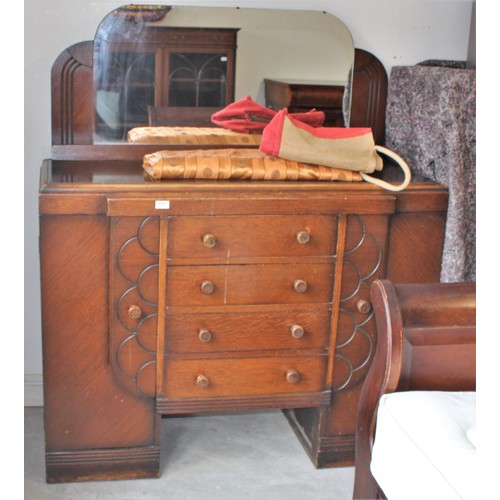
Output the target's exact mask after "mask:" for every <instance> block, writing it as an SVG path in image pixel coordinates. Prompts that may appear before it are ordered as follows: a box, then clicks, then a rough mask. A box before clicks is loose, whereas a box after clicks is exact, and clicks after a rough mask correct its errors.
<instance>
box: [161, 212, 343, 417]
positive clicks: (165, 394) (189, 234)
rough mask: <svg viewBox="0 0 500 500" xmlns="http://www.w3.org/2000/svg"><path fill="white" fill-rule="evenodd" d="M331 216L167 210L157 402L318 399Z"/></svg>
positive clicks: (329, 290)
mask: <svg viewBox="0 0 500 500" xmlns="http://www.w3.org/2000/svg"><path fill="white" fill-rule="evenodd" d="M337 224H338V218H337V217H336V216H327V215H296V216H295V215H294V216H285V215H269V216H236V215H235V216H221V217H218V216H217V217H215V216H206V217H202V216H195V217H193V216H190V217H182V216H178V217H175V216H174V217H171V218H169V220H168V233H167V234H168V237H167V246H166V252H167V270H166V287H165V291H166V295H165V300H166V315H165V341H164V354H165V363H164V371H163V376H162V380H163V388H162V392H161V394H160V397H161V398H162V399H161V401H160V405H162V408H168V407H169V405H170V404H174V405H177V406H175V408H176V410H178V409H179V408H180V409H181V410H182V409H183V406H182V401H186V403H185V404H186V409H187V408H190V406H189V405H190V404H192V401H193V399H194V400H198V399H200V400H206V401H208V400H210V399H211V398H226V400H228V398H229V399H231V398H250V399H247V403H246V404H247V405H248V404H249V405H250V406H251V405H252V404H259V405H262V404H264V405H265V406H267V407H273V404H275V403H273V401H274V399H273V398H274V397H276V395H280V397H279V398H278V399H279V403H276V407H282V405H283V397H285V395H286V394H294V395H295V396H293V397H294V399H293V404H295V405H301V404H303V405H308V404H309V405H310V404H316V403H315V402H316V401H317V402H319V401H320V399H321V398H323V399H324V395H325V391H326V371H327V366H328V347H329V343H330V342H329V339H330V325H331V310H332V306H331V304H332V301H333V283H334V281H335V280H334V275H335V254H336V246H337ZM300 394H302V395H303V396H300ZM313 394H315V395H318V396H314V397H313V396H312V395H313ZM269 395H273V398H269V397H268V396H269ZM297 395H299V396H300V397H302V398H303V403H302V402H301V401H302V400H301V399H300V397H299V399H297ZM320 395H321V398H320ZM252 398H253V399H252ZM255 398H258V399H257V400H258V403H255V401H256V400H255ZM280 398H281V399H280ZM323 399H321V401H323ZM231 400H232V399H231ZM250 400H251V401H252V402H251V403H249V401H250ZM170 402H172V403H170ZM173 402H175V403H173ZM179 402H180V403H179ZM311 402H313V403H311ZM207 404H208V403H207ZM179 405H180V406H179Z"/></svg>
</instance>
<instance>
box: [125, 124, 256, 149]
mask: <svg viewBox="0 0 500 500" xmlns="http://www.w3.org/2000/svg"><path fill="white" fill-rule="evenodd" d="M261 139H262V135H261V134H243V133H240V132H234V131H233V130H228V129H225V128H222V127H135V128H133V129H131V130H129V131H128V133H127V140H128V142H130V143H134V144H180V145H197V144H199V145H219V144H224V145H228V146H236V145H243V146H246V145H248V146H250V145H256V146H258V145H259V144H260V141H261Z"/></svg>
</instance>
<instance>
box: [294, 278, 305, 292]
mask: <svg viewBox="0 0 500 500" xmlns="http://www.w3.org/2000/svg"><path fill="white" fill-rule="evenodd" d="M293 289H294V290H295V291H296V292H297V293H305V292H306V291H307V281H304V280H295V281H294V282H293Z"/></svg>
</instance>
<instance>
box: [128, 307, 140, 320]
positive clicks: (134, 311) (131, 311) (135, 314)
mask: <svg viewBox="0 0 500 500" xmlns="http://www.w3.org/2000/svg"><path fill="white" fill-rule="evenodd" d="M128 316H129V318H132V319H139V318H140V317H141V316H142V311H141V308H140V307H139V306H136V305H135V304H132V305H131V306H130V307H129V308H128Z"/></svg>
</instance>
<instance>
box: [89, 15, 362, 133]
mask: <svg viewBox="0 0 500 500" xmlns="http://www.w3.org/2000/svg"><path fill="white" fill-rule="evenodd" d="M353 61H354V46H353V41H352V36H351V34H350V32H349V30H348V29H347V27H346V26H345V25H344V24H343V23H342V22H341V21H340V20H339V19H337V18H336V17H335V16H333V15H331V14H328V13H325V12H319V11H298V10H276V9H253V8H226V7H222V8H217V7H184V6H165V5H127V6H123V7H121V8H119V9H116V10H114V11H113V12H111V13H110V14H108V15H107V16H106V17H105V18H104V19H103V21H102V22H101V24H100V25H99V28H98V30H97V32H96V36H95V40H94V84H95V90H96V130H95V142H96V143H103V142H121V141H127V135H128V132H129V130H131V129H132V128H135V127H147V126H149V125H156V126H160V125H161V126H185V127H186V126H198V127H200V126H214V125H213V124H212V123H211V121H210V116H211V115H212V114H213V112H215V111H216V110H218V109H222V108H224V107H225V106H226V105H228V104H229V103H231V102H234V101H236V100H239V99H242V98H244V97H246V96H250V97H251V98H252V99H253V100H254V101H256V102H257V103H259V104H262V105H265V106H267V107H273V109H278V108H279V109H281V107H285V106H281V104H280V102H277V103H274V104H273V103H272V102H270V100H271V97H270V92H271V90H272V89H275V90H276V89H277V90H276V91H278V92H279V93H280V96H281V97H283V96H284V98H287V97H286V93H287V92H289V89H290V88H291V86H294V87H293V88H296V89H298V90H297V91H296V93H295V94H294V99H295V101H294V103H295V104H294V105H295V106H296V107H297V111H306V110H309V109H311V108H312V107H316V109H321V106H322V105H325V98H324V97H323V100H321V99H319V100H318V102H317V104H315V102H314V98H313V100H312V101H311V100H310V98H308V99H309V100H308V99H306V100H304V102H303V103H301V102H299V101H300V88H301V86H307V87H308V88H313V89H320V88H323V89H325V88H326V89H330V88H331V89H336V92H337V94H336V95H337V98H336V99H337V101H338V100H339V97H338V96H339V95H340V100H342V95H343V89H344V87H345V86H346V85H347V82H348V78H349V75H350V70H351V67H352V64H353ZM339 91H340V94H339ZM316 94H318V92H316ZM320 94H321V92H319V94H318V95H320ZM297 99H298V100H297ZM337 104H338V103H337ZM301 105H302V106H304V109H299V108H300V106H301ZM280 106H281V107H280ZM326 106H328V102H327V103H326ZM344 108H345V106H344ZM292 111H293V110H292ZM337 111H338V110H337ZM343 112H344V113H345V112H346V109H344V110H343ZM337 121H338V120H337ZM336 125H338V123H336Z"/></svg>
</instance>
